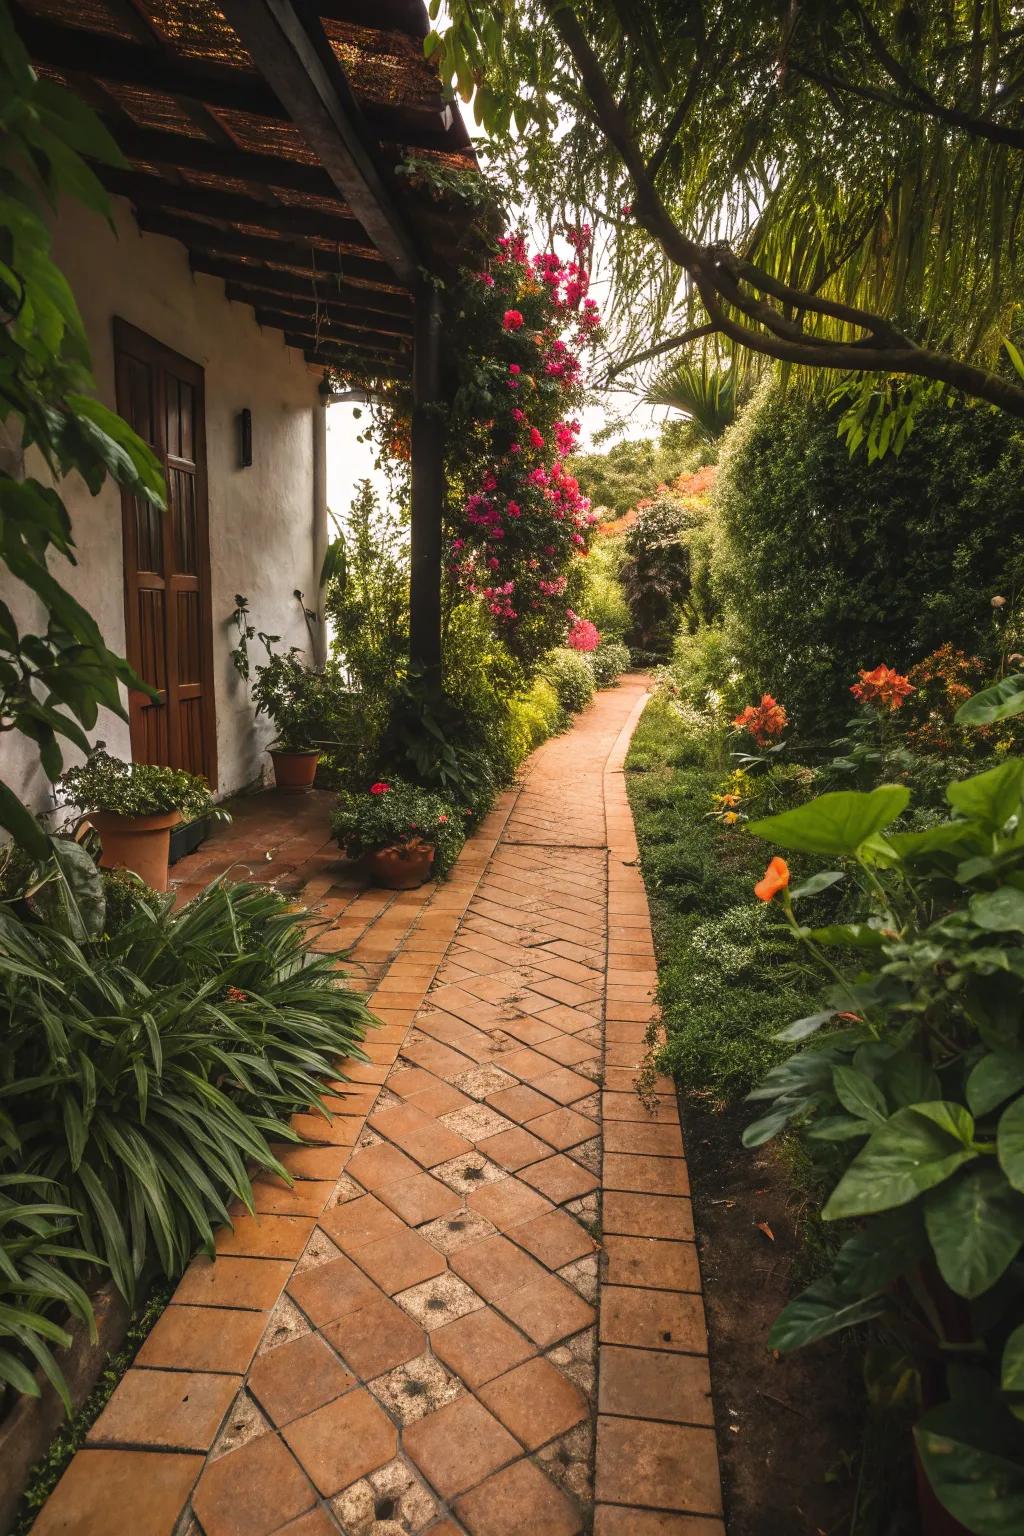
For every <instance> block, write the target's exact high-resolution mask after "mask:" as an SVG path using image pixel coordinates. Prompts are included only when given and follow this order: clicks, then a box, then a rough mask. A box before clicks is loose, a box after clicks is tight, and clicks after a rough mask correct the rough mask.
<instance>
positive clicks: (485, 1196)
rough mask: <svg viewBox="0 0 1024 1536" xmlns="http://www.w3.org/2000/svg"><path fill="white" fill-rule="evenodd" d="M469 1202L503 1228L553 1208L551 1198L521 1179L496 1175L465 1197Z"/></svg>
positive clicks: (507, 1228) (508, 1228)
mask: <svg viewBox="0 0 1024 1536" xmlns="http://www.w3.org/2000/svg"><path fill="white" fill-rule="evenodd" d="M466 1204H467V1205H468V1206H470V1207H471V1208H472V1209H473V1210H474V1211H478V1212H479V1213H480V1215H481V1216H486V1217H487V1220H488V1221H492V1222H493V1223H494V1225H495V1226H496V1227H497V1228H498V1230H499V1231H501V1232H507V1231H509V1230H510V1228H512V1227H514V1226H517V1225H518V1224H519V1222H521V1221H530V1220H531V1219H532V1218H533V1217H534V1216H542V1215H543V1214H544V1212H545V1211H550V1210H551V1202H550V1200H545V1199H544V1197H543V1196H542V1195H538V1194H537V1192H536V1190H533V1189H529V1188H528V1187H527V1186H526V1185H525V1184H521V1183H520V1182H519V1180H518V1179H511V1178H510V1179H497V1180H495V1182H494V1183H493V1184H484V1185H482V1186H481V1188H479V1189H474V1190H473V1192H472V1194H470V1195H468V1196H467V1197H466Z"/></svg>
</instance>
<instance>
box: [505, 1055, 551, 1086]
mask: <svg viewBox="0 0 1024 1536" xmlns="http://www.w3.org/2000/svg"><path fill="white" fill-rule="evenodd" d="M501 1065H502V1069H503V1071H505V1072H511V1073H512V1074H513V1075H514V1076H515V1077H519V1078H522V1080H523V1081H524V1082H527V1083H529V1082H532V1081H533V1080H534V1078H538V1077H543V1076H544V1075H545V1073H548V1072H550V1071H551V1062H550V1061H549V1059H548V1057H547V1056H542V1055H541V1054H540V1052H539V1051H531V1050H530V1048H529V1047H528V1046H523V1047H522V1048H521V1049H520V1050H517V1051H503V1052H502V1053H501Z"/></svg>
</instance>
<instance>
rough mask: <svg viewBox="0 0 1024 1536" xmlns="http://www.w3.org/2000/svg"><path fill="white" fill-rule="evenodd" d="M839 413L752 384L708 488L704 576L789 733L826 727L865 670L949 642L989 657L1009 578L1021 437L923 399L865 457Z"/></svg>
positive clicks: (745, 666) (738, 652)
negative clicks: (893, 437) (896, 445)
mask: <svg viewBox="0 0 1024 1536" xmlns="http://www.w3.org/2000/svg"><path fill="white" fill-rule="evenodd" d="M837 418H838V408H836V409H830V408H829V407H828V406H827V405H826V404H824V403H823V402H822V401H821V400H820V399H816V398H808V397H807V396H806V395H804V394H802V393H800V392H799V391H798V390H796V389H794V388H790V389H789V390H787V391H783V390H782V389H781V388H779V387H778V386H776V385H769V386H766V387H764V388H763V389H762V390H761V391H760V392H759V394H758V395H757V396H756V397H755V399H754V401H753V402H752V403H751V405H750V406H749V407H748V408H747V410H746V411H745V412H744V413H743V414H742V416H741V417H740V419H739V421H738V422H737V424H736V426H735V427H733V429H732V430H731V432H730V434H729V436H728V439H727V444H726V447H725V449H724V451H723V454H722V457H721V460H720V463H719V471H718V479H717V483H716V486H715V492H714V495H715V501H716V507H717V517H718V522H719V532H718V543H717V545H716V553H715V557H714V582H715V587H716V590H717V592H718V595H719V596H720V598H721V601H722V605H723V608H724V610H725V624H726V633H727V635H728V646H729V649H730V650H731V652H732V654H733V655H735V656H736V657H737V659H738V666H739V670H740V671H741V672H743V673H745V674H746V676H747V679H748V682H749V685H750V689H751V691H752V692H753V693H756V694H758V695H759V694H760V693H761V692H764V691H768V692H771V693H773V694H774V695H775V696H776V697H777V698H781V699H784V700H785V702H786V705H787V707H788V708H789V710H790V713H791V714H792V716H793V718H794V719H795V720H796V721H797V723H798V725H799V727H800V729H801V731H802V733H803V734H804V735H805V736H806V735H811V734H817V733H818V732H821V733H824V732H826V731H830V730H833V729H834V728H835V726H836V725H837V724H841V723H842V721H843V720H845V718H846V716H847V713H848V710H849V697H850V696H849V691H848V690H849V685H850V682H851V681H852V680H855V679H856V676H857V673H858V672H859V671H860V670H861V669H862V668H871V667H875V666H877V665H878V664H879V663H880V662H884V663H885V664H886V665H888V666H894V667H897V668H898V669H899V670H900V671H903V672H905V671H907V670H908V668H909V667H910V666H911V665H912V664H913V663H915V662H916V661H918V660H919V659H920V658H921V657H923V656H925V655H927V654H928V653H929V652H931V651H934V650H936V648H937V647H939V646H941V645H944V644H947V643H948V644H949V645H950V646H952V647H953V648H954V649H957V650H962V651H964V652H966V653H967V654H968V655H975V654H978V655H980V656H981V657H982V659H983V660H984V661H986V662H987V663H988V664H989V667H990V668H991V664H992V662H993V660H994V658H995V656H996V654H997V648H998V637H997V633H996V630H995V627H994V624H993V618H992V615H993V609H992V606H991V600H992V597H993V595H1002V594H1008V593H1010V592H1011V591H1012V590H1015V589H1016V588H1018V587H1019V586H1020V579H1019V578H1020V576H1021V575H1022V574H1024V559H1022V556H1021V553H1020V546H1019V544H1018V545H1017V546H1016V549H1015V546H1014V542H1013V541H1012V540H1011V539H1009V538H1008V537H1007V529H1009V528H1012V527H1014V526H1016V523H1017V522H1018V521H1019V509H1020V503H1021V498H1022V494H1024V431H1022V430H1021V428H1020V426H1019V425H1018V424H1017V423H1015V422H1013V421H1012V420H1011V418H1010V417H1008V416H1006V415H1003V414H1001V413H999V412H996V411H987V410H981V409H978V408H971V407H968V406H962V405H947V404H930V405H927V406H925V407H923V408H922V410H921V413H920V415H919V417H918V421H917V425H916V426H915V429H914V432H913V434H912V435H911V437H910V439H909V441H908V442H907V444H906V446H905V448H904V449H903V451H902V453H901V454H900V455H899V457H896V456H895V455H894V454H892V453H889V454H887V455H886V456H885V458H883V459H881V460H879V461H877V462H875V463H874V464H869V463H867V462H866V460H865V458H864V456H863V455H862V454H856V455H854V456H853V457H851V456H850V454H849V452H848V451H847V448H846V446H845V444H844V443H842V442H841V441H840V440H839V438H838V437H837V435H836V422H837Z"/></svg>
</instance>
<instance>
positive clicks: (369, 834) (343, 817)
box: [331, 779, 465, 875]
mask: <svg viewBox="0 0 1024 1536" xmlns="http://www.w3.org/2000/svg"><path fill="white" fill-rule="evenodd" d="M464 825H465V813H464V812H463V811H462V810H461V809H459V808H458V807H457V806H455V805H453V803H452V802H451V801H450V800H446V799H445V798H444V797H443V796H441V795H439V794H436V793H434V792H433V791H431V790H427V789H421V788H420V787H419V785H417V784H408V783H406V782H405V781H404V780H403V779H391V780H390V781H388V782H385V781H383V780H379V781H378V782H377V783H376V784H371V785H370V787H369V789H367V790H365V791H363V792H362V793H353V792H351V791H345V792H343V793H342V796H341V798H340V800H339V801H338V804H337V807H336V808H335V811H334V814H333V816H332V817H331V831H332V832H333V833H334V835H335V837H336V838H337V839H338V843H339V846H340V847H342V848H344V850H345V852H346V853H347V854H348V855H349V857H350V858H354V859H358V858H359V857H361V855H362V854H364V853H376V852H377V851H378V850H379V849H381V848H394V847H407V846H408V845H410V844H414V843H426V844H428V845H429V846H430V847H432V848H435V849H436V850H437V854H436V858H435V862H434V868H435V872H436V873H437V874H439V875H443V874H446V873H447V872H448V870H449V869H450V868H451V866H452V864H453V863H454V862H455V860H456V858H457V857H458V854H459V849H460V848H461V847H462V844H463V842H464V841H465V832H464V830H463V828H464Z"/></svg>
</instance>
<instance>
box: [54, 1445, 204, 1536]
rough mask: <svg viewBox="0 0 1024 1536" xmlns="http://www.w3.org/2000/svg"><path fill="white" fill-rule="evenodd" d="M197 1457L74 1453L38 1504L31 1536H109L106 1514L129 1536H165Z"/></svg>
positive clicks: (185, 1494) (185, 1492) (171, 1527)
mask: <svg viewBox="0 0 1024 1536" xmlns="http://www.w3.org/2000/svg"><path fill="white" fill-rule="evenodd" d="M202 1467H203V1458H202V1457H201V1456H185V1455H181V1454H180V1453H179V1454H169V1453H167V1452H163V1451H99V1450H97V1451H91V1450H83V1451H79V1453H78V1455H77V1456H75V1457H74V1459H73V1460H72V1462H71V1465H70V1466H69V1467H68V1469H67V1471H66V1472H65V1473H64V1476H63V1477H62V1478H61V1480H60V1482H59V1483H58V1484H57V1486H56V1488H55V1489H54V1490H53V1492H52V1493H51V1495H50V1497H49V1498H48V1499H47V1501H46V1503H45V1504H44V1505H43V1508H42V1510H41V1511H40V1513H39V1515H38V1516H37V1518H36V1521H35V1524H34V1525H33V1527H32V1530H33V1533H34V1536H112V1530H113V1527H112V1525H111V1511H112V1510H117V1512H118V1520H119V1522H120V1526H121V1529H122V1530H124V1531H126V1532H127V1531H131V1536H171V1532H172V1531H173V1530H174V1528H175V1526H176V1525H177V1523H178V1516H179V1515H180V1513H181V1511H182V1509H183V1508H184V1507H185V1503H186V1501H187V1499H188V1496H189V1492H190V1490H191V1488H192V1485H193V1483H194V1482H195V1480H196V1478H197V1477H198V1476H199V1473H200V1472H201V1471H202Z"/></svg>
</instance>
